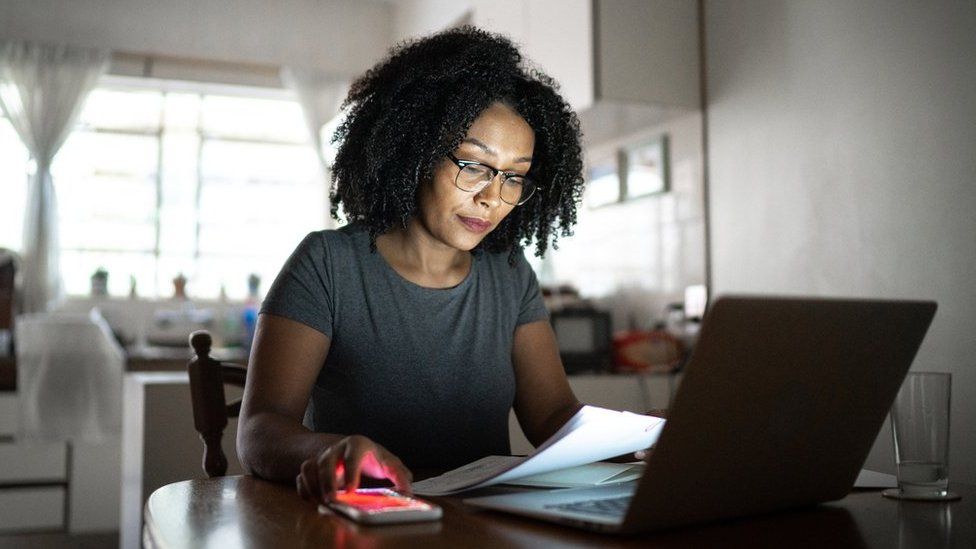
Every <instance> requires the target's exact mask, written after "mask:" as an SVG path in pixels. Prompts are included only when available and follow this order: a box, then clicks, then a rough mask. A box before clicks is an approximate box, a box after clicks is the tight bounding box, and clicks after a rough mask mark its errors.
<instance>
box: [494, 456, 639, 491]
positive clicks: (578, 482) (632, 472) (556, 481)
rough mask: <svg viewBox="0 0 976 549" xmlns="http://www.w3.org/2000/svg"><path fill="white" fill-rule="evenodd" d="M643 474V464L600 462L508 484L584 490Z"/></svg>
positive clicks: (529, 477)
mask: <svg viewBox="0 0 976 549" xmlns="http://www.w3.org/2000/svg"><path fill="white" fill-rule="evenodd" d="M643 473H644V463H643V462H638V463H609V462H606V461H600V462H597V463H587V464H586V465H579V466H577V467H570V468H568V469H559V470H558V471H552V472H550V473H542V474H539V475H532V476H528V477H522V478H517V479H513V480H510V481H508V484H515V485H518V486H534V487H537V488H584V487H588V486H604V485H607V484H616V483H619V482H629V481H632V480H637V479H639V478H640V477H641V475H642V474H643Z"/></svg>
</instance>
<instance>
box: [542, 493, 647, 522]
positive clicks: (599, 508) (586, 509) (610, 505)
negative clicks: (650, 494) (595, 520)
mask: <svg viewBox="0 0 976 549" xmlns="http://www.w3.org/2000/svg"><path fill="white" fill-rule="evenodd" d="M632 497H633V495H628V496H622V497H619V498H610V499H593V500H586V501H573V502H570V503H560V504H553V505H546V509H557V510H560V511H572V512H574V513H589V514H591V515H603V516H607V517H622V516H624V515H625V514H627V507H629V506H630V500H631V498H632Z"/></svg>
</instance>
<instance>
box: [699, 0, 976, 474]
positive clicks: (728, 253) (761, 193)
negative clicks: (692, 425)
mask: <svg viewBox="0 0 976 549" xmlns="http://www.w3.org/2000/svg"><path fill="white" fill-rule="evenodd" d="M974 29H976V3H974V2H972V1H962V0H958V1H939V2H913V1H907V0H906V1H892V0H883V1H882V0H870V1H869V0H861V1H858V2H846V1H833V2H809V1H804V0H797V1H782V0H753V1H747V2H708V3H707V4H706V37H707V38H706V40H707V67H708V75H707V83H708V113H707V114H708V116H707V131H708V135H709V147H708V153H707V154H708V162H709V167H708V170H709V192H710V198H709V207H710V210H711V225H710V236H711V244H712V249H711V260H712V273H713V286H714V289H715V290H717V291H718V292H728V291H748V292H762V293H790V294H796V293H802V294H813V295H841V296H878V297H887V298H922V299H934V300H937V301H938V302H939V312H938V314H937V315H936V318H935V321H934V323H933V325H932V327H931V329H930V332H929V334H928V336H927V337H926V340H925V342H924V343H923V345H922V348H921V350H920V352H919V354H918V357H917V359H916V361H915V363H914V365H913V369H915V370H933V371H948V372H952V374H953V401H952V433H951V457H950V461H951V473H950V476H951V478H952V479H955V480H957V481H962V482H967V483H974V482H976V337H974V335H973V330H974V328H976V289H974V281H973V278H974V275H976V215H974V211H976V154H974V151H976V63H974V62H973V60H974V59H976V30H974ZM868 464H869V465H873V466H875V467H877V468H879V469H882V470H886V471H889V472H890V471H892V470H893V465H892V458H891V439H890V431H888V430H887V428H886V430H884V431H882V433H881V435H880V436H879V438H878V441H877V442H876V444H875V448H874V450H873V451H872V454H871V457H870V458H869V460H868Z"/></svg>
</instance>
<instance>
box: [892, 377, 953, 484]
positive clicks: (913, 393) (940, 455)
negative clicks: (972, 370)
mask: <svg viewBox="0 0 976 549" xmlns="http://www.w3.org/2000/svg"><path fill="white" fill-rule="evenodd" d="M951 389H952V375H951V374H948V373H936V372H909V373H908V376H907V377H906V378H905V382H904V383H903V384H902V386H901V390H899V391H898V396H897V398H895V404H894V406H892V407H891V432H892V435H893V437H894V443H895V465H896V466H897V468H898V474H897V476H898V488H892V489H889V490H885V491H884V492H883V494H884V495H885V496H887V497H891V498H897V499H909V500H943V501H945V500H950V499H958V497H959V496H958V495H956V494H955V493H953V492H950V491H949V490H948V486H949V396H950V393H951Z"/></svg>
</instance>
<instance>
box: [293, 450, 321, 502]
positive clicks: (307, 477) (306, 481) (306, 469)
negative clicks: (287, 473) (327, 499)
mask: <svg viewBox="0 0 976 549" xmlns="http://www.w3.org/2000/svg"><path fill="white" fill-rule="evenodd" d="M296 483H297V485H298V486H297V488H298V494H299V495H301V496H302V497H303V498H305V499H307V500H309V501H317V500H318V496H317V495H316V494H318V485H319V481H318V469H317V467H316V464H315V461H313V460H311V459H307V460H305V461H304V462H302V466H301V472H300V473H298V478H297V480H296Z"/></svg>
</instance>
